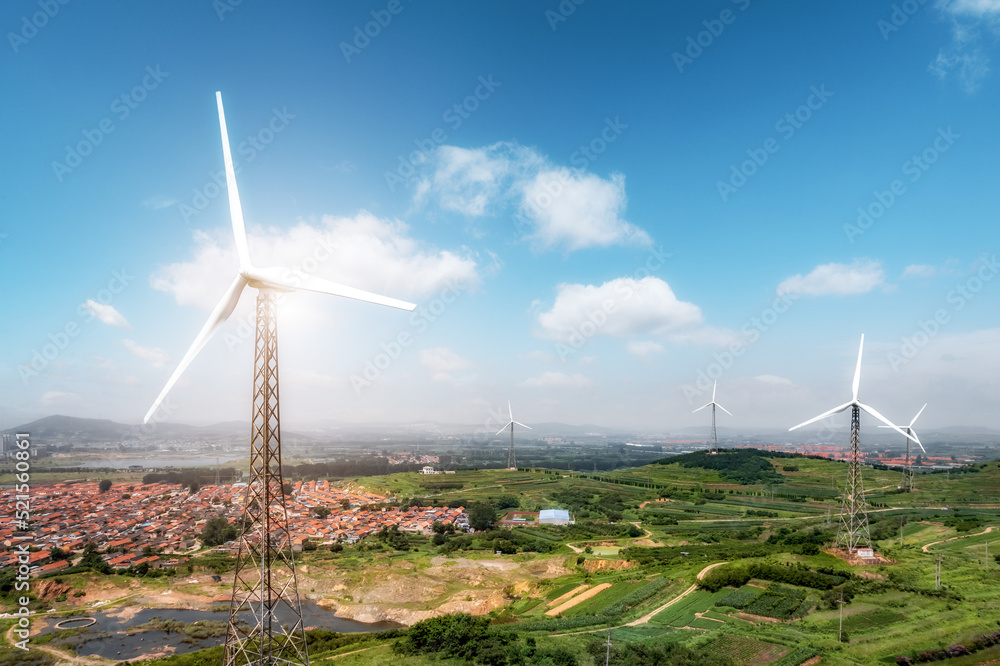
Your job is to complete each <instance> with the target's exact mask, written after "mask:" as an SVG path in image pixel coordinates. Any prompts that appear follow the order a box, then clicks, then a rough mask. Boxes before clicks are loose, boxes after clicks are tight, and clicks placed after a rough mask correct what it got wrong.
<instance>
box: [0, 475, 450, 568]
mask: <svg viewBox="0 0 1000 666" xmlns="http://www.w3.org/2000/svg"><path fill="white" fill-rule="evenodd" d="M245 488H246V484H234V485H222V486H214V485H213V486H203V487H202V488H200V489H199V490H198V492H196V493H191V492H189V489H188V488H187V487H184V486H181V485H179V484H166V483H154V484H118V485H114V486H112V487H111V489H110V490H108V491H107V492H106V493H101V492H100V490H99V488H98V484H97V483H95V482H66V483H54V484H39V485H33V486H32V488H31V518H30V522H29V525H28V529H27V530H20V529H17V526H16V524H15V520H14V518H15V516H14V507H15V505H16V502H15V497H14V495H15V491H14V489H13V488H8V489H4V490H2V491H0V567H7V566H17V555H16V554H15V549H16V548H17V546H18V545H19V544H21V543H23V542H27V543H29V544H30V545H32V546H35V547H37V548H39V550H38V551H37V552H33V553H31V556H30V561H29V566H31V567H32V575H39V574H42V573H48V572H50V571H60V570H62V569H64V568H67V567H68V566H69V564H68V563H67V562H66V561H65V560H61V561H55V562H53V561H52V558H51V553H52V550H53V549H55V548H59V549H60V550H62V551H68V552H71V553H78V552H80V551H82V550H83V548H84V546H85V545H86V543H88V542H92V543H93V544H94V545H96V546H97V547H98V549H99V550H101V551H103V552H104V553H105V559H106V561H107V562H108V563H109V564H110V565H111V567H112V568H115V569H127V568H128V567H131V566H139V565H142V564H146V565H148V566H150V567H153V568H159V567H171V566H175V565H176V564H178V563H179V562H183V561H186V558H184V557H183V555H184V554H190V553H192V552H195V551H196V550H198V549H199V548H200V546H201V544H200V541H199V539H200V536H201V533H202V530H204V528H205V524H206V523H207V522H208V520H209V519H210V518H214V517H216V516H222V517H225V518H226V519H227V520H229V521H230V523H233V524H235V523H237V522H238V521H239V519H240V517H241V515H242V512H243V506H242V505H243V501H244V494H245ZM385 502H386V498H385V497H382V496H380V495H374V494H368V493H357V492H350V491H346V490H341V489H338V488H334V487H333V486H331V485H330V484H329V482H327V481H326V480H322V481H309V482H305V483H303V482H297V483H295V484H294V486H293V487H292V495H291V497H290V498H289V499H288V501H287V502H286V507H287V510H288V519H289V527H290V529H291V532H292V541H293V548H295V549H296V550H301V549H302V546H303V544H304V543H305V540H306V539H309V540H311V541H312V542H313V543H315V544H316V545H317V546H322V545H329V544H333V543H336V542H345V543H356V542H358V541H360V540H361V539H364V538H365V537H367V536H371V535H373V534H375V533H377V532H378V531H379V530H381V529H382V528H383V527H392V526H396V527H397V528H398V529H399V530H400V531H403V532H409V533H412V534H424V535H430V534H432V533H433V525H434V523H435V522H441V523H444V524H449V523H451V524H454V525H455V526H456V527H460V528H462V527H466V526H468V516H467V515H466V514H465V511H464V509H463V508H462V507H457V508H449V507H410V508H405V509H404V508H399V507H384V506H383V507H380V508H374V507H375V506H376V505H379V504H384V503H385ZM318 509H323V510H321V511H317V510H318ZM319 515H324V517H323V518H320V517H319ZM236 545H237V544H235V543H234V544H229V545H228V546H223V550H231V549H232V548H235V547H236ZM144 553H153V554H152V555H149V554H144Z"/></svg>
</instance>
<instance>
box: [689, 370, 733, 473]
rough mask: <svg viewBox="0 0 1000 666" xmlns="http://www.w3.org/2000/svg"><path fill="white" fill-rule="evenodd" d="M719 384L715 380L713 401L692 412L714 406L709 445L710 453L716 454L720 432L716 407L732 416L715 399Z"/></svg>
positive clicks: (695, 412)
mask: <svg viewBox="0 0 1000 666" xmlns="http://www.w3.org/2000/svg"><path fill="white" fill-rule="evenodd" d="M718 386H719V382H715V383H714V384H712V402H709V403H707V404H704V405H702V406H701V407H699V408H698V409H696V410H694V411H693V412H691V413H692V414H697V413H698V412H700V411H701V410H703V409H705V408H706V407H711V408H712V441H711V443H710V444H709V445H708V452H709V454H712V455H714V454H716V453H718V452H719V434H718V433H717V432H716V430H715V408H716V407H718V408H719V409H721V410H722V411H724V412H725V413H726V414H729V415H730V416H732V414H730V413H729V410H728V409H726V408H725V407H723V406H722V405H720V404H719V403H717V402H716V401H715V389H716V388H718Z"/></svg>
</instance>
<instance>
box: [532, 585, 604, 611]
mask: <svg viewBox="0 0 1000 666" xmlns="http://www.w3.org/2000/svg"><path fill="white" fill-rule="evenodd" d="M609 587H611V583H601V584H600V585H595V586H594V587H592V588H590V589H589V590H587V591H586V592H584V593H583V594H578V595H577V596H575V597H573V598H572V599H570V600H569V601H567V602H565V603H563V604H562V605H561V606H556V607H555V608H553V609H552V610H550V611H546V612H545V614H546V615H558V614H559V613H562V612H563V611H567V610H569V609H570V608H572V607H573V606H576V605H577V604H579V603H582V602H584V601H586V600H587V599H590V598H591V597H593V596H595V595H598V594H600V593H601V592H603V591H604V590H606V589H608V588H609Z"/></svg>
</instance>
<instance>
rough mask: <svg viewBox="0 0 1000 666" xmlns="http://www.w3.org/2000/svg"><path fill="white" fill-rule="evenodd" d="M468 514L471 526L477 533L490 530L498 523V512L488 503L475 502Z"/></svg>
mask: <svg viewBox="0 0 1000 666" xmlns="http://www.w3.org/2000/svg"><path fill="white" fill-rule="evenodd" d="M466 513H468V514H469V526H471V527H472V528H473V529H474V530H476V531H477V532H482V531H484V530H488V529H489V528H490V527H491V526H492V525H493V523H495V522H496V521H497V510H496V509H495V508H494V507H493V505H492V504H487V503H486V502H473V503H472V504H471V505H469V508H468V510H467V511H466Z"/></svg>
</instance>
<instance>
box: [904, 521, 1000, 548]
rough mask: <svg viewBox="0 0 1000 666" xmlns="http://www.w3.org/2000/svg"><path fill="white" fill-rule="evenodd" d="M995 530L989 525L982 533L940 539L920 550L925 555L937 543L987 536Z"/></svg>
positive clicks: (993, 526) (994, 527)
mask: <svg viewBox="0 0 1000 666" xmlns="http://www.w3.org/2000/svg"><path fill="white" fill-rule="evenodd" d="M995 529H996V526H995V525H990V526H989V527H987V528H986V529H985V530H983V531H982V532H976V533H975V534H963V535H961V536H953V537H951V538H950V539H941V540H940V541H932V542H931V543H929V544H927V545H925V546H924V547H923V548H921V549H920V550H922V551H924V552H925V553H929V552H931V551H929V550H928V548H930V547H931V546H936V545H938V544H939V543H946V542H948V541H954V540H955V539H968V538H969V537H974V536H982V535H983V534H989V533H990V532H992V531H993V530H995Z"/></svg>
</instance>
